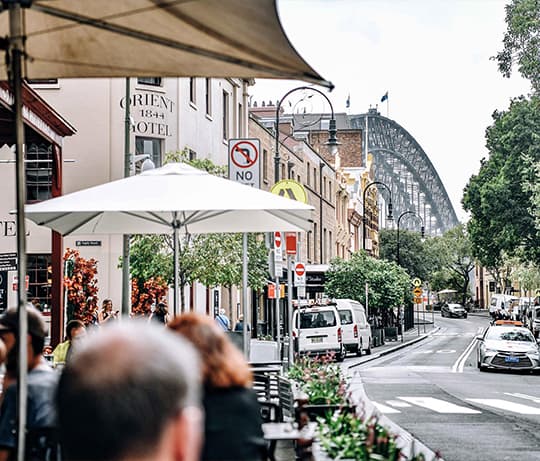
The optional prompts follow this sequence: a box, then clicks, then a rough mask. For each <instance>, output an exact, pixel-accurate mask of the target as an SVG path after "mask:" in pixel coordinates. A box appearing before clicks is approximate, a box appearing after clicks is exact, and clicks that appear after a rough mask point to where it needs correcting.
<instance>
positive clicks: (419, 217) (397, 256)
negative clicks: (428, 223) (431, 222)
mask: <svg viewBox="0 0 540 461" xmlns="http://www.w3.org/2000/svg"><path fill="white" fill-rule="evenodd" d="M409 214H412V215H414V216H416V217H417V218H418V219H420V221H421V222H422V226H421V227H420V232H421V235H422V238H424V236H425V228H424V220H423V219H422V216H420V215H419V214H416V213H415V212H414V211H404V212H403V213H401V214H400V215H399V218H398V220H397V242H396V261H397V263H398V265H400V260H399V223H400V222H401V218H403V217H404V216H406V215H409Z"/></svg>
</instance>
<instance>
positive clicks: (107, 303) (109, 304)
mask: <svg viewBox="0 0 540 461" xmlns="http://www.w3.org/2000/svg"><path fill="white" fill-rule="evenodd" d="M102 306H103V310H104V311H105V312H110V311H112V308H113V305H112V301H111V300H110V299H104V300H103V304H102Z"/></svg>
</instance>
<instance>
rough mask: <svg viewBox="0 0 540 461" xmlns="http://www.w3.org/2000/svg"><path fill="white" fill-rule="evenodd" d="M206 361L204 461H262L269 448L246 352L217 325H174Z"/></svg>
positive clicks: (189, 319)
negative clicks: (244, 354)
mask: <svg viewBox="0 0 540 461" xmlns="http://www.w3.org/2000/svg"><path fill="white" fill-rule="evenodd" d="M169 328H170V329H171V330H174V331H176V332H177V333H180V334H181V335H182V336H184V337H185V338H186V339H188V340H189V341H190V342H191V343H192V344H193V345H194V346H195V347H196V348H197V350H198V352H199V354H200V357H201V361H202V367H201V368H202V382H203V385H204V397H203V405H204V411H205V424H204V425H205V434H204V435H205V441H204V447H203V450H202V455H201V460H202V461H233V460H234V461H258V460H261V459H262V458H263V457H264V451H265V450H264V449H265V447H266V445H265V442H264V438H263V433H262V426H261V424H262V420H261V414H260V408H259V403H258V402H257V396H256V394H255V392H254V391H253V389H252V388H251V385H252V374H251V371H250V369H249V366H248V364H247V362H246V360H245V359H244V356H243V355H242V353H241V352H240V351H239V350H238V349H237V348H236V346H235V345H234V344H233V343H232V342H231V341H230V340H229V338H227V336H226V334H225V332H224V331H223V330H222V329H220V328H219V326H218V325H217V324H216V323H215V321H214V320H213V319H212V318H210V317H208V316H205V315H200V314H195V313H187V314H182V315H180V316H179V317H176V318H175V319H174V320H173V321H172V322H170V323H169Z"/></svg>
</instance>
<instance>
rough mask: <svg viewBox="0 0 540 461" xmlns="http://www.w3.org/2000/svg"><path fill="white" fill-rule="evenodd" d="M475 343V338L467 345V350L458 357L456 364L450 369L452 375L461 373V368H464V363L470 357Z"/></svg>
mask: <svg viewBox="0 0 540 461" xmlns="http://www.w3.org/2000/svg"><path fill="white" fill-rule="evenodd" d="M476 342H477V341H476V338H475V339H473V340H472V341H471V342H470V343H469V345H468V346H467V348H466V349H465V350H464V351H463V353H462V354H461V355H460V356H459V357H458V359H457V360H456V363H454V366H453V367H452V373H463V367H464V366H465V362H466V361H467V359H468V358H469V355H471V352H472V351H473V350H474V348H475V346H476Z"/></svg>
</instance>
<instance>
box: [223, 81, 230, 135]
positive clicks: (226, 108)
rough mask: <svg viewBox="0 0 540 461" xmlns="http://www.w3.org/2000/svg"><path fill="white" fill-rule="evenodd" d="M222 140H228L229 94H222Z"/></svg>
mask: <svg viewBox="0 0 540 461" xmlns="http://www.w3.org/2000/svg"><path fill="white" fill-rule="evenodd" d="M222 119H223V124H222V125H223V139H224V140H227V139H229V93H227V92H226V91H224V92H223V115H222Z"/></svg>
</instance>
